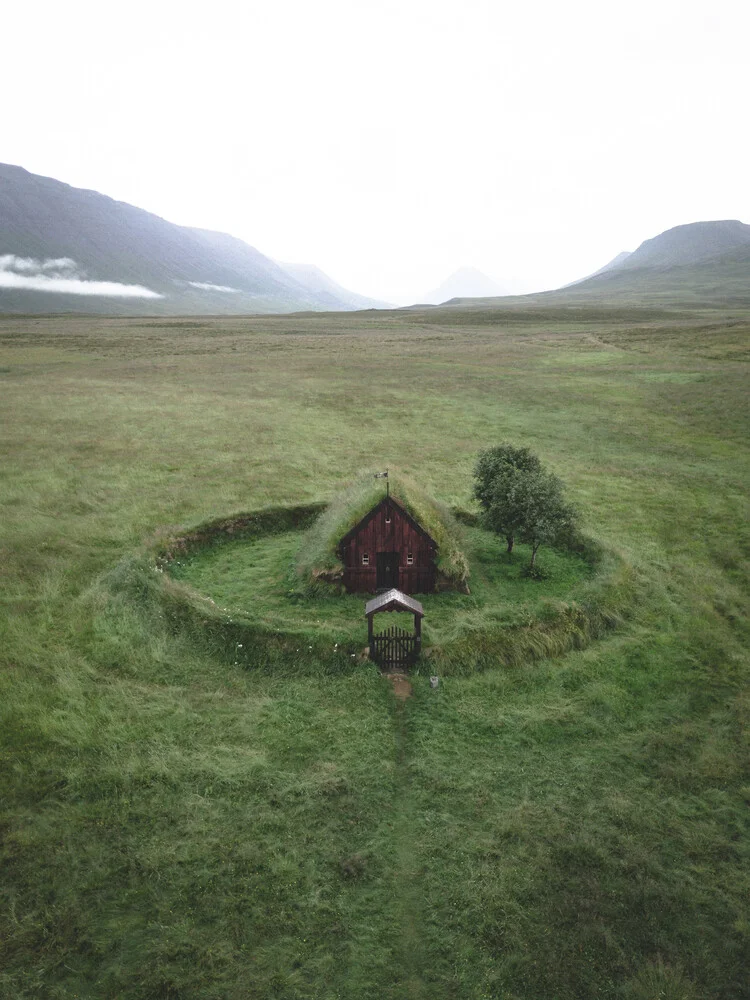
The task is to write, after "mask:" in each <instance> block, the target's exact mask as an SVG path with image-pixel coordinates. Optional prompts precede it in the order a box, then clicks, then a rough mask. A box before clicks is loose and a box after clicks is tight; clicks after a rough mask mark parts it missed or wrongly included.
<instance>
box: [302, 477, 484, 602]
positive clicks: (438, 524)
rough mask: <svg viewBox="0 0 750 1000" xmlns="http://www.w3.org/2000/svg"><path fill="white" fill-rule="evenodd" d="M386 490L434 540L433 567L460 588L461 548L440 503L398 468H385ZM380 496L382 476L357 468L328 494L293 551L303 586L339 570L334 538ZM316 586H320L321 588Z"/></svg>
mask: <svg viewBox="0 0 750 1000" xmlns="http://www.w3.org/2000/svg"><path fill="white" fill-rule="evenodd" d="M389 477H390V490H391V495H392V496H393V497H394V498H395V499H396V500H398V502H399V503H400V504H401V505H402V506H403V507H404V508H405V509H406V510H407V511H408V512H409V513H410V514H411V516H412V517H413V518H414V519H415V520H416V521H417V522H418V523H419V524H421V525H422V527H423V528H424V529H425V531H427V532H428V534H430V535H431V536H432V538H433V539H434V541H435V542H436V543H437V546H438V554H437V568H438V571H439V573H440V574H442V576H443V577H444V578H445V580H446V581H448V582H449V583H450V584H451V585H452V586H455V587H459V588H461V587H463V586H465V584H466V581H467V580H468V577H469V564H468V562H467V560H466V556H465V555H464V553H463V551H462V539H461V531H460V528H459V525H458V523H457V522H456V520H455V518H454V517H453V515H452V514H451V512H450V510H449V509H448V507H447V506H446V505H445V504H442V503H440V502H438V501H436V500H434V499H433V498H432V497H430V496H428V495H427V493H426V492H425V491H424V490H423V489H422V488H420V487H419V486H417V484H416V483H415V482H414V481H413V479H411V477H409V476H408V475H406V474H405V473H403V472H400V471H399V470H393V469H391V470H390V471H389ZM383 496H384V485H383V480H382V479H375V478H373V474H372V472H369V473H362V474H361V475H360V476H359V477H357V479H356V480H354V481H353V482H352V483H350V484H349V485H348V486H347V487H346V488H345V489H343V490H341V491H340V492H339V493H337V494H336V496H334V498H333V499H332V501H331V503H330V505H329V507H328V509H327V510H326V511H325V512H324V513H323V514H321V516H320V518H319V519H318V521H317V522H316V523H315V525H314V526H313V527H312V528H311V529H310V531H309V532H308V533H307V535H306V536H305V538H304V539H303V541H302V543H301V545H300V549H299V553H298V555H297V575H298V577H299V579H300V581H301V583H302V585H303V586H304V587H305V589H307V590H312V591H320V590H321V589H324V588H325V585H326V583H327V582H330V581H332V580H333V581H335V580H337V579H338V577H339V575H340V573H341V572H342V570H343V565H342V563H341V560H340V557H339V551H338V549H339V543H340V542H341V539H342V538H343V537H344V535H345V534H346V533H347V532H348V531H350V530H351V529H352V528H353V527H355V525H357V524H358V523H359V521H361V520H362V518H363V517H364V516H365V514H367V513H368V511H370V510H372V508H373V507H374V506H375V505H376V504H377V503H379V502H380V501H381V500H382V499H383ZM321 585H322V587H321Z"/></svg>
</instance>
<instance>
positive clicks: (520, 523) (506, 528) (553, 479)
mask: <svg viewBox="0 0 750 1000" xmlns="http://www.w3.org/2000/svg"><path fill="white" fill-rule="evenodd" d="M504 449H506V451H505V452H504ZM508 452H511V453H512V452H515V453H516V454H518V453H519V452H521V453H523V455H522V459H521V461H522V462H523V464H521V463H520V462H519V464H517V465H513V464H511V463H510V462H508V461H504V460H503V459H502V458H501V457H500V456H501V455H502V454H503V453H505V454H508ZM488 470H492V471H488ZM480 471H482V472H487V473H488V474H487V475H486V478H485V479H481V480H480V477H479V475H478V473H479V472H480ZM474 475H475V480H476V481H477V485H475V489H474V496H475V497H476V498H477V499H478V500H479V502H480V504H481V506H482V507H483V510H484V516H483V521H484V524H485V526H486V527H487V528H489V529H490V530H491V531H495V532H496V533H497V534H500V535H504V536H505V538H506V540H507V542H508V552H512V551H513V542H514V540H515V538H516V537H518V538H520V539H521V541H523V542H525V543H527V544H528V545H530V546H531V563H530V566H529V568H530V569H532V570H533V568H534V565H535V562H536V554H537V552H538V550H539V547H540V545H542V544H543V543H544V542H548V543H549V542H554V541H556V540H558V539H560V538H562V537H563V536H564V535H565V534H566V533H568V532H569V531H570V530H571V529H572V528H573V527H574V525H575V520H576V511H575V508H574V507H573V506H572V505H571V504H570V503H568V501H567V500H566V499H565V496H564V491H563V484H562V482H561V480H560V479H558V477H557V476H555V475H554V474H553V473H551V472H547V471H546V470H545V469H543V468H542V464H541V462H540V461H539V459H538V458H537V457H536V456H535V455H533V454H532V453H531V452H529V450H528V449H527V448H524V449H512V448H511V446H509V445H501V446H500V447H499V448H495V449H490V450H489V452H483V453H482V454H481V455H480V458H479V461H478V462H477V467H476V469H475V473H474ZM480 491H481V495H480Z"/></svg>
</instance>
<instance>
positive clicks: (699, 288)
mask: <svg viewBox="0 0 750 1000" xmlns="http://www.w3.org/2000/svg"><path fill="white" fill-rule="evenodd" d="M619 258H620V259H619V260H618V258H617V257H616V258H615V259H614V260H613V261H610V263H609V264H607V265H605V266H604V267H603V268H601V269H600V270H599V271H597V272H595V273H594V274H593V275H590V276H589V277H588V278H584V279H583V280H581V281H579V282H576V283H575V284H573V285H570V286H567V288H565V289H561V290H560V291H559V292H550V293H545V294H547V295H549V296H553V297H554V296H561V295H563V294H564V293H566V292H567V293H569V294H570V295H571V296H572V295H577V296H585V297H588V298H591V297H596V298H600V299H602V298H608V299H627V300H629V301H634V300H635V299H637V298H641V299H646V298H650V299H679V298H682V299H685V300H691V301H695V300H704V301H706V302H717V301H721V302H746V301H747V302H750V226H748V225H746V224H745V223H743V222H738V221H737V220H735V219H732V220H724V221H716V222H691V223H688V224H687V225H683V226H675V227H674V228H673V229H668V230H666V231H665V232H663V233H660V234H659V235H658V236H654V237H653V239H650V240H645V241H644V242H643V243H641V245H640V246H639V247H638V249H637V250H634V251H633V253H629V254H625V255H623V254H620V255H619Z"/></svg>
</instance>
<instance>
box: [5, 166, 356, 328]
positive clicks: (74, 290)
mask: <svg viewBox="0 0 750 1000" xmlns="http://www.w3.org/2000/svg"><path fill="white" fill-rule="evenodd" d="M347 294H348V295H351V294H352V293H347ZM351 308H355V307H354V306H352V305H351V304H350V303H349V302H348V301H345V300H344V299H343V298H339V297H338V296H337V295H336V294H335V293H334V292H331V291H325V292H323V291H319V290H316V289H314V288H312V287H310V286H309V285H308V284H306V283H302V282H299V281H297V280H296V279H295V278H294V277H293V276H292V275H291V274H290V273H289V272H288V271H286V270H284V269H283V268H281V267H279V266H278V264H276V263H275V262H274V261H272V260H271V259H270V258H268V257H266V256H264V255H263V254H262V253H260V252H259V251H258V250H256V249H255V248H254V247H251V246H249V245H248V244H247V243H244V242H243V241H242V240H239V239H236V238H235V237H233V236H229V235H227V234H226V233H217V232H212V231H210V230H205V229H193V228H190V227H188V226H177V225H175V224H174V223H171V222H167V221H166V220H165V219H161V218H159V216H156V215H152V214H151V213H150V212H146V211H144V210H143V209H140V208H135V207H134V206H133V205H128V204H126V203H125V202H120V201H114V200H113V199H112V198H108V197H107V196H106V195H102V194H98V193H97V192H96V191H86V190H83V189H81V188H74V187H71V186H70V185H68V184H63V183H62V182H60V181H57V180H53V179H52V178H49V177H40V176H38V175H36V174H31V173H29V172H28V171H27V170H24V169H23V168H22V167H16V166H9V165H4V164H3V165H0V312H60V311H75V312H91V313H108V314H114V315H117V314H123V313H127V314H133V313H136V314H153V313H160V314H216V313H226V314H243V313H272V312H291V311H297V310H348V309H351Z"/></svg>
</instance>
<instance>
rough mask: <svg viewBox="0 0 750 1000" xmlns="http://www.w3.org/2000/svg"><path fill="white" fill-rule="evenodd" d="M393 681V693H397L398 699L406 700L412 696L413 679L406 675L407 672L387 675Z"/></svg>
mask: <svg viewBox="0 0 750 1000" xmlns="http://www.w3.org/2000/svg"><path fill="white" fill-rule="evenodd" d="M385 676H386V677H387V678H388V680H389V681H390V682H391V687H392V688H393V693H394V694H395V695H396V698H397V699H398V701H401V702H404V701H406V699H407V698H411V695H412V686H411V681H410V680H409V678H408V677H407V676H406V674H399V673H392V674H386V675H385Z"/></svg>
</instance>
